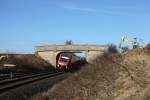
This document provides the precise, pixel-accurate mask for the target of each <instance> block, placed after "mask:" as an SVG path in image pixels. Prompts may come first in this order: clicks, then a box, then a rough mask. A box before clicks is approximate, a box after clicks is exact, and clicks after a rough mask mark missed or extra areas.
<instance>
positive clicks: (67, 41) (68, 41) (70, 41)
mask: <svg viewBox="0 0 150 100" xmlns="http://www.w3.org/2000/svg"><path fill="white" fill-rule="evenodd" d="M72 44H73V41H72V40H66V41H65V45H72Z"/></svg>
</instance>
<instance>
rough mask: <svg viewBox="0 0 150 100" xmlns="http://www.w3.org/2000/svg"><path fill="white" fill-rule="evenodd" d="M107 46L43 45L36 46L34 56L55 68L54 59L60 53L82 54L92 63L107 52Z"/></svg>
mask: <svg viewBox="0 0 150 100" xmlns="http://www.w3.org/2000/svg"><path fill="white" fill-rule="evenodd" d="M108 48H109V46H108V45H45V46H37V47H36V48H35V49H36V54H37V55H38V56H40V57H41V58H43V59H44V60H46V61H48V62H49V63H50V64H52V65H53V66H56V58H57V56H58V54H60V53H62V52H73V53H84V54H85V56H86V60H87V62H89V63H92V61H93V60H94V59H96V57H97V56H100V55H102V54H103V53H104V52H107V51H108Z"/></svg>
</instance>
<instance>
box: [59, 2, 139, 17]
mask: <svg viewBox="0 0 150 100" xmlns="http://www.w3.org/2000/svg"><path fill="white" fill-rule="evenodd" d="M60 7H61V8H64V9H67V10H73V11H80V12H85V13H100V14H108V15H134V14H137V13H142V12H138V11H139V9H134V8H130V9H129V8H128V7H120V6H119V7H108V8H99V9H96V8H90V7H79V6H75V5H73V4H63V5H60Z"/></svg>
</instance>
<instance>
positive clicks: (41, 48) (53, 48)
mask: <svg viewBox="0 0 150 100" xmlns="http://www.w3.org/2000/svg"><path fill="white" fill-rule="evenodd" d="M35 49H36V51H37V52H44V51H106V50H107V49H108V45H45V46H37V47H36V48H35Z"/></svg>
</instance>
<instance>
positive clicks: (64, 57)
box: [56, 52, 80, 69]
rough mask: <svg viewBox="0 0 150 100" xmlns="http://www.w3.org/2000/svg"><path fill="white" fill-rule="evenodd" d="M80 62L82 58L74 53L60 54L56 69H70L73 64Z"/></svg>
mask: <svg viewBox="0 0 150 100" xmlns="http://www.w3.org/2000/svg"><path fill="white" fill-rule="evenodd" d="M79 60H80V58H79V57H78V56H76V55H75V54H74V53H68V52H64V53H60V54H59V55H58V58H57V61H56V67H57V68H60V69H68V68H70V67H71V64H72V63H74V62H77V61H79Z"/></svg>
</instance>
